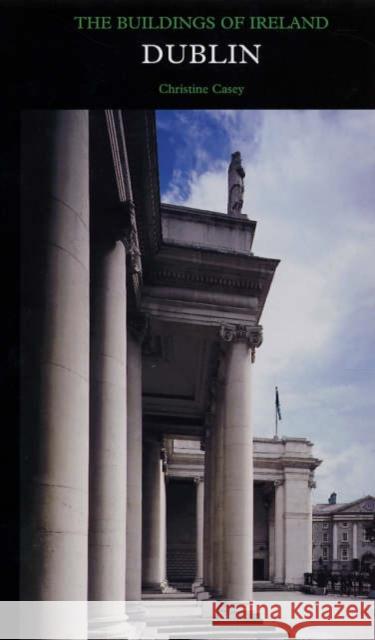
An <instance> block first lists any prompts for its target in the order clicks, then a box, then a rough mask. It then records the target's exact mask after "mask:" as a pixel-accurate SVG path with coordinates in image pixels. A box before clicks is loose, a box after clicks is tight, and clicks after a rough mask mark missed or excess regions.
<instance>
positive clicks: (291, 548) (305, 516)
mask: <svg viewBox="0 0 375 640" xmlns="http://www.w3.org/2000/svg"><path fill="white" fill-rule="evenodd" d="M284 475H285V486H284V492H285V493H284V500H285V513H284V518H285V529H284V532H285V582H286V583H287V584H290V585H301V584H303V582H304V573H305V572H308V573H310V572H311V547H312V533H311V521H312V516H311V489H310V487H309V476H310V471H309V470H308V469H296V468H294V467H288V468H285V469H284Z"/></svg>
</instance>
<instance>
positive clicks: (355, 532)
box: [353, 522, 358, 559]
mask: <svg viewBox="0 0 375 640" xmlns="http://www.w3.org/2000/svg"><path fill="white" fill-rule="evenodd" d="M354 558H357V559H358V525H357V523H356V522H354V523H353V559H354Z"/></svg>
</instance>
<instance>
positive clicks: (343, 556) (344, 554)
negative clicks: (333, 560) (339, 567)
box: [341, 549, 348, 560]
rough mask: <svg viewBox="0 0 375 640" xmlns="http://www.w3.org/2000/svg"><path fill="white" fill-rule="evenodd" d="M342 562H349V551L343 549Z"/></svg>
mask: <svg viewBox="0 0 375 640" xmlns="http://www.w3.org/2000/svg"><path fill="white" fill-rule="evenodd" d="M341 560H348V550H347V549H341Z"/></svg>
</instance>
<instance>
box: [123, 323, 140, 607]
mask: <svg viewBox="0 0 375 640" xmlns="http://www.w3.org/2000/svg"><path fill="white" fill-rule="evenodd" d="M127 350H128V359H127V381H128V384H127V405H128V440H127V446H128V462H127V514H126V599H127V600H140V599H141V591H142V348H141V335H140V334H139V332H138V333H137V334H135V333H134V331H129V332H128V342H127Z"/></svg>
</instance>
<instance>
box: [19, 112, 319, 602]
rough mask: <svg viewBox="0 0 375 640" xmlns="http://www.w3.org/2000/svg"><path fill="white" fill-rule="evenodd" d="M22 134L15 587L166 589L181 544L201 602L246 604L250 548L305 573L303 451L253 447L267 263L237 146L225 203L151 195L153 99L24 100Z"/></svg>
mask: <svg viewBox="0 0 375 640" xmlns="http://www.w3.org/2000/svg"><path fill="white" fill-rule="evenodd" d="M22 140H23V147H22V163H23V170H22V194H23V200H22V217H23V221H22V225H23V227H22V228H23V253H22V256H23V260H22V273H23V289H22V294H23V326H22V358H23V365H22V374H23V379H22V406H23V420H22V461H23V465H22V470H23V477H22V487H23V489H22V491H23V507H22V514H21V517H22V561H21V583H22V598H24V599H31V600H35V599H46V600H50V599H55V600H86V599H93V600H99V601H107V600H110V601H113V600H115V601H123V600H125V599H126V600H140V599H141V593H142V585H143V588H148V589H153V590H158V591H160V592H164V593H168V592H171V590H173V589H174V588H175V587H173V584H172V585H171V584H169V582H172V583H174V582H178V580H176V578H178V571H179V569H178V562H179V553H180V551H181V549H182V548H184V549H185V558H186V557H188V556H189V554H190V556H189V557H190V560H189V562H190V565H189V567H187V565H186V563H185V564H184V566H183V567H182V569H183V571H185V570H186V571H185V573H184V574H183V577H185V578H186V580H187V579H189V580H191V581H192V583H193V585H194V586H193V588H194V592H195V593H196V594H197V597H205V595H204V594H206V593H207V591H209V592H210V593H211V594H216V593H217V594H219V593H220V594H221V595H222V596H223V597H225V598H230V599H238V600H242V599H249V598H251V595H252V583H253V557H252V554H253V549H254V558H255V561H256V564H255V565H254V566H255V567H256V572H257V574H259V575H260V574H262V575H264V576H267V575H268V576H271V579H274V580H275V581H281V582H286V583H293V584H295V583H300V581H301V576H302V572H303V570H304V569H305V570H306V571H307V570H309V569H310V566H309V565H310V559H311V552H310V548H309V542H308V541H309V540H310V539H311V533H310V534H309V527H310V526H311V510H310V498H309V496H310V486H311V485H310V484H309V483H310V482H311V477H312V471H313V468H314V464H315V466H316V461H315V462H314V460H313V458H312V457H311V455H310V449H309V447H310V444H309V443H307V442H306V441H303V442H302V441H298V440H297V439H294V440H293V439H289V440H285V441H284V440H280V441H275V442H272V443H271V442H269V441H268V440H261V439H260V440H259V439H258V440H255V445H254V447H255V448H254V450H253V425H252V419H251V407H252V391H251V377H252V375H253V370H254V369H255V368H256V350H257V349H258V348H259V347H260V346H261V343H262V339H263V334H262V327H261V325H260V318H261V314H262V310H263V307H264V305H265V303H266V299H267V295H268V292H269V289H270V286H271V283H272V280H273V276H274V273H275V270H276V267H277V264H278V260H275V259H270V258H264V257H259V256H257V255H254V253H253V240H254V235H255V229H256V223H255V222H254V221H252V220H249V218H248V217H247V216H246V215H245V214H243V213H242V204H243V191H244V189H243V178H244V172H243V169H242V166H241V158H240V156H239V154H238V153H237V154H233V158H232V163H231V165H230V167H229V181H228V184H229V187H230V190H229V202H228V214H223V213H218V212H214V211H203V210H199V209H189V208H186V207H181V206H172V205H165V204H161V203H160V194H159V189H158V164H157V155H156V135H155V121H154V114H153V113H152V112H148V111H124V110H107V111H105V112H102V111H93V112H90V113H89V112H84V111H69V112H66V111H61V112H43V111H38V112H28V113H25V114H24V118H23V132H22ZM234 156H235V157H234ZM232 187H234V188H233V190H232ZM231 194H232V195H231ZM176 439H179V440H183V441H185V442H186V443H187V442H192V441H193V442H195V443H196V445H195V449H194V452H193V453H192V450H191V449H190V450H189V451H188V452H186V451H185V452H182V453H181V451H180V453H179V456H175V452H172V453H171V449H170V446H171V445H170V443H171V442H172V441H173V442H174V441H175V440H176ZM181 455H182V458H181ZM184 456H185V458H184ZM253 460H254V465H253ZM187 467H188V470H187ZM187 473H188V474H189V475H186V474H187ZM178 483H180V486H178ZM275 483H276V484H275ZM172 485H175V487H174V489H172ZM179 488H180V489H181V491H182V494H183V495H185V499H184V500H185V502H186V504H187V505H188V504H189V501H190V502H191V500H193V499H194V501H195V503H194V509H192V510H191V513H190V514H189V513H188V511H187V512H186V513H185V512H184V510H182V513H181V518H182V519H183V518H185V516H186V522H187V523H188V524H187V526H188V527H191V531H192V533H193V536H192V538H193V542H194V544H191V539H190V540H185V539H184V535H183V534H184V532H183V530H181V518H179V519H177V520H176V519H175V520H174V521H173V518H172V516H171V512H170V509H171V506H173V504H175V505H176V501H178V495H179V494H178V490H179ZM173 491H174V495H172V494H173ZM182 494H181V495H182ZM301 496H302V497H301ZM142 504H143V509H142ZM254 504H255V512H254ZM168 506H169V513H168ZM262 510H263V511H262ZM254 513H255V514H256V517H255V520H256V526H255V528H254V526H253V520H254ZM261 513H263V516H262V517H261ZM266 513H268V514H272V515H268V517H266ZM258 515H259V518H258ZM265 527H266V529H267V538H266V539H265V538H264V531H265ZM253 532H254V533H255V539H254V537H253ZM168 536H169V541H168ZM171 536H172V537H171ZM173 536H174V542H173ZM303 540H304V541H303ZM168 545H169V546H168ZM173 545H174V550H173V549H172V547H173ZM184 545H185V547H184ZM189 545H190V546H189ZM267 549H268V556H267V553H266V550H267ZM168 554H169V555H168ZM173 554H174V556H173ZM296 558H297V560H296ZM173 566H174V569H173V570H172V567H173ZM169 575H170V576H172V578H173V579H170V580H169Z"/></svg>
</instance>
